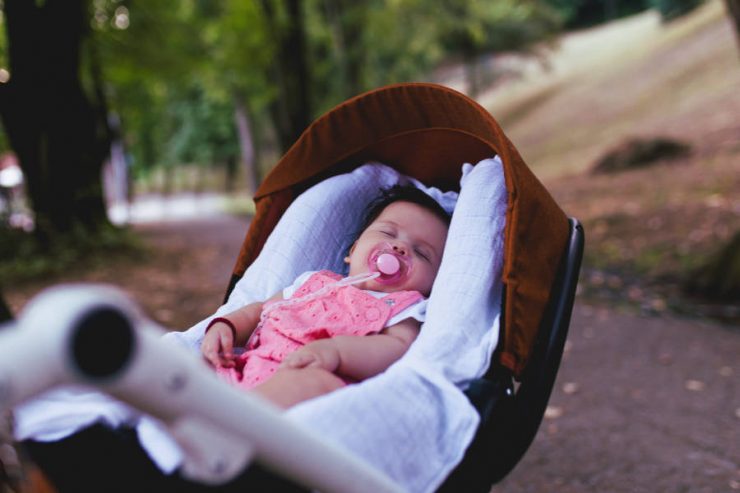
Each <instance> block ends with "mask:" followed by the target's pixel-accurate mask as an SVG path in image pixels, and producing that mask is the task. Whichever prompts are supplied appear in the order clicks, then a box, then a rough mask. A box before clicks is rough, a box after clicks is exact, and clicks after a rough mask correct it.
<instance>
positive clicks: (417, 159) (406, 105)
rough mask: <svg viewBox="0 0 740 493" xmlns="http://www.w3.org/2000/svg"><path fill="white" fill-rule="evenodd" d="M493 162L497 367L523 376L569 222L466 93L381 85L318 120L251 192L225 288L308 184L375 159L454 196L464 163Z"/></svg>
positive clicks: (426, 86) (419, 85)
mask: <svg viewBox="0 0 740 493" xmlns="http://www.w3.org/2000/svg"><path fill="white" fill-rule="evenodd" d="M494 155H498V156H499V157H500V158H501V160H502V161H503V165H504V175H505V178H506V187H507V189H508V192H509V197H508V208H507V213H506V230H505V252H504V257H505V264H504V271H503V279H502V281H503V283H504V285H505V293H504V304H503V311H504V320H503V325H504V332H503V337H502V340H501V343H500V345H499V351H498V352H499V355H500V356H499V358H500V363H501V364H502V365H504V366H505V367H507V368H509V369H510V370H511V371H512V372H513V373H514V375H515V376H517V377H518V376H520V375H521V373H522V371H523V370H524V368H525V367H526V364H527V361H528V359H529V357H530V354H531V350H532V347H533V345H534V340H535V337H536V335H537V330H538V327H539V326H540V321H541V319H542V317H543V312H544V310H545V306H546V304H547V302H548V299H549V297H550V287H551V285H552V282H553V279H554V277H555V274H556V270H557V268H558V263H559V260H560V258H561V256H562V253H563V250H564V248H565V244H566V241H567V239H568V234H569V226H568V220H567V217H566V215H565V214H564V212H563V211H562V210H561V209H560V208H559V207H558V205H557V204H556V203H555V201H554V200H553V199H552V197H551V196H550V194H549V193H548V192H547V191H546V190H545V188H544V186H543V185H542V184H541V183H540V182H539V180H538V179H537V178H536V177H535V176H534V174H533V173H532V172H531V171H530V170H529V168H528V167H527V165H526V164H525V163H524V161H523V160H522V158H521V156H520V155H519V153H518V152H517V150H516V148H515V147H514V146H513V145H512V143H511V142H510V141H509V139H508V138H507V137H506V135H504V133H503V131H502V130H501V128H500V127H499V125H498V123H497V122H496V121H495V120H494V119H493V117H492V116H491V115H490V114H489V113H488V112H487V111H486V110H485V109H484V108H483V107H481V106H480V105H479V104H478V103H476V102H475V101H473V100H472V99H470V98H468V97H467V96H465V95H463V94H461V93H459V92H457V91H454V90H452V89H449V88H447V87H444V86H440V85H435V84H422V83H411V84H398V85H392V86H387V87H384V88H380V89H377V90H374V91H371V92H368V93H365V94H362V95H360V96H357V97H355V98H353V99H350V100H348V101H346V102H344V103H342V104H340V105H339V106H337V107H336V108H334V109H332V110H331V111H329V112H328V113H326V114H325V115H323V116H322V117H320V118H319V119H317V120H316V121H315V122H314V123H313V124H312V125H311V126H310V127H309V128H308V129H306V131H305V132H304V133H303V135H301V137H300V138H299V139H298V141H297V142H296V143H295V144H294V145H293V146H292V147H291V148H290V149H289V150H288V152H287V153H286V154H285V155H284V156H283V157H282V159H281V160H280V161H279V162H278V163H277V165H276V166H275V168H274V169H273V170H272V171H271V172H270V174H269V175H268V176H267V177H266V178H265V180H264V181H263V183H262V185H261V186H260V188H259V189H258V190H257V193H256V194H255V198H254V199H255V204H256V214H255V217H254V219H253V220H252V223H251V225H250V227H249V231H248V232H247V236H246V238H245V240H244V243H243V245H242V248H241V251H240V254H239V257H238V259H237V262H236V265H235V267H234V271H233V275H232V283H231V286H232V287H233V285H234V284H235V283H236V281H237V280H238V279H239V278H241V276H242V275H243V274H244V272H245V270H246V268H247V267H248V266H249V265H250V264H251V263H252V262H253V261H254V260H255V259H256V258H257V255H258V254H259V252H260V250H261V249H262V246H263V245H264V243H265V241H266V239H267V237H268V236H269V235H270V233H271V232H272V230H273V228H274V227H275V225H276V224H277V223H278V221H279V220H280V217H281V216H282V214H283V212H285V210H286V209H287V208H288V206H289V205H290V203H291V202H292V201H293V199H294V198H295V197H296V196H298V195H299V194H300V193H301V192H302V191H304V190H305V189H306V188H308V187H310V186H311V185H313V184H315V183H317V182H319V181H321V180H323V179H325V178H328V177H329V176H333V175H335V174H339V173H345V172H348V171H351V170H352V169H354V168H355V167H357V166H360V165H362V164H364V163H366V162H368V161H378V162H381V163H383V164H386V165H388V166H392V167H393V168H395V169H397V170H398V171H399V172H401V173H403V174H406V175H409V176H412V177H414V178H416V179H418V180H420V181H422V182H424V183H425V184H426V185H429V186H435V187H437V188H440V189H441V190H443V191H447V190H455V191H457V190H458V189H459V179H460V166H461V164H462V163H465V162H469V163H473V164H475V163H477V162H479V161H480V160H482V159H485V158H489V157H493V156H494Z"/></svg>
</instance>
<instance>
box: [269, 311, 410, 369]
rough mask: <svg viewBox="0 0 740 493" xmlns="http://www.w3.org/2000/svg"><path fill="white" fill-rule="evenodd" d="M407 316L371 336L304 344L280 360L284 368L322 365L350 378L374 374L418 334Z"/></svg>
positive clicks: (392, 360) (395, 359)
mask: <svg viewBox="0 0 740 493" xmlns="http://www.w3.org/2000/svg"><path fill="white" fill-rule="evenodd" d="M419 326H420V324H419V322H418V321H416V320H414V319H413V318H407V319H405V320H403V321H401V322H399V323H397V324H395V325H392V326H390V327H386V328H385V329H383V331H382V332H381V333H379V334H376V335H371V336H364V337H362V336H359V337H358V336H336V337H332V338H330V339H322V340H320V341H314V342H311V343H309V344H306V345H305V346H303V347H302V348H301V349H299V350H298V351H296V352H294V353H292V354H290V355H289V356H288V357H286V358H285V360H284V361H283V366H284V367H288V368H323V369H325V370H328V371H330V372H333V373H336V374H338V375H342V376H344V377H347V378H351V379H354V380H364V379H366V378H369V377H372V376H374V375H377V374H378V373H380V372H382V371H384V370H385V369H387V368H388V367H389V366H390V365H391V364H393V363H394V362H395V361H397V360H398V359H399V358H400V357H401V356H403V354H404V353H405V352H406V350H408V348H409V346H410V345H411V343H412V342H414V339H416V336H417V335H418V334H419Z"/></svg>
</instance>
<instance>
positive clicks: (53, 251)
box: [0, 226, 145, 285]
mask: <svg viewBox="0 0 740 493" xmlns="http://www.w3.org/2000/svg"><path fill="white" fill-rule="evenodd" d="M144 251H145V247H144V246H143V244H142V243H141V241H140V240H139V239H138V237H137V236H136V235H135V234H134V233H133V232H131V231H130V230H128V229H123V228H116V227H113V226H109V227H105V228H103V229H101V230H100V232H99V233H98V234H97V235H91V234H89V233H82V232H78V231H77V232H69V233H67V234H64V235H61V236H59V237H57V238H55V239H54V241H53V242H52V244H51V245H50V246H43V245H41V244H40V243H39V242H38V241H37V240H36V238H35V237H34V236H33V235H32V234H29V233H26V232H23V231H20V230H15V229H7V228H0V279H2V280H3V283H4V284H6V285H8V284H11V283H17V282H22V281H28V280H34V279H40V278H48V277H54V276H58V275H61V274H63V273H67V272H69V271H72V270H84V269H88V268H91V267H94V266H99V265H103V264H105V263H106V262H109V261H110V260H111V259H112V258H119V257H128V258H133V257H136V256H140V255H142V254H143V253H144Z"/></svg>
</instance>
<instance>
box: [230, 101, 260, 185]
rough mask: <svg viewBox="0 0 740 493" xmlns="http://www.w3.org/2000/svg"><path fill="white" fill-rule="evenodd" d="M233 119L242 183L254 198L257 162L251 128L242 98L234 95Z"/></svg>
mask: <svg viewBox="0 0 740 493" xmlns="http://www.w3.org/2000/svg"><path fill="white" fill-rule="evenodd" d="M234 119H235V120H236V131H237V138H238V139H239V149H240V150H241V165H242V169H243V170H244V175H245V176H244V181H245V183H246V186H247V193H248V194H249V196H250V197H254V192H256V191H257V181H258V176H257V161H256V159H255V156H256V153H255V149H254V139H253V138H252V128H251V125H250V124H249V111H248V109H247V104H246V102H245V100H244V98H243V97H242V96H241V95H239V94H235V95H234Z"/></svg>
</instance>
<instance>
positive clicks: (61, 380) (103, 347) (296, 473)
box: [0, 285, 401, 493]
mask: <svg viewBox="0 0 740 493" xmlns="http://www.w3.org/2000/svg"><path fill="white" fill-rule="evenodd" d="M11 325H14V327H12V326H11V327H9V328H8V330H3V331H1V332H0V410H3V409H6V408H12V407H13V406H15V405H17V404H19V403H21V402H23V401H25V400H27V399H30V398H32V397H33V396H35V395H37V394H40V393H42V392H44V391H46V390H48V389H50V388H53V387H56V386H59V385H64V384H74V383H82V384H85V385H87V386H91V387H94V388H96V389H97V390H100V391H102V392H105V393H108V394H110V395H112V396H114V397H116V398H118V399H120V400H121V401H123V402H125V403H127V404H130V405H132V406H133V407H135V408H137V409H139V410H141V411H143V412H145V413H147V414H150V415H152V416H154V417H156V418H158V419H160V420H161V421H163V422H164V423H166V424H167V425H168V427H169V428H170V430H171V431H172V432H173V437H174V438H175V440H177V441H178V442H179V443H180V444H181V445H182V446H183V449H184V452H185V454H186V459H185V461H184V464H183V467H182V469H183V471H182V472H183V474H185V475H188V476H190V477H191V479H195V480H198V481H202V482H204V483H211V484H218V483H223V482H226V481H229V480H231V479H233V478H234V477H236V476H237V475H238V474H239V473H241V472H242V471H243V470H244V469H245V468H246V466H247V465H248V463H249V461H250V460H251V458H252V456H254V458H255V459H256V460H257V461H258V462H260V463H261V464H262V465H264V466H265V467H266V468H268V469H270V470H273V471H275V472H277V473H279V474H281V475H284V476H287V477H290V478H292V479H293V480H295V481H297V482H299V483H301V484H303V485H305V486H307V487H310V488H315V489H317V490H320V491H325V492H356V493H366V492H367V493H370V492H389V493H390V492H398V491H401V489H400V488H399V487H398V486H397V485H396V484H394V483H393V482H392V481H391V480H390V479H388V478H387V477H386V476H385V475H384V474H382V473H380V472H379V471H377V470H375V469H373V468H372V467H370V466H369V465H367V464H366V463H364V462H362V461H360V460H359V459H357V458H356V457H354V456H353V455H351V454H350V453H348V452H347V451H345V450H343V449H341V448H340V447H338V446H336V445H334V444H332V443H328V442H326V441H325V440H324V439H323V438H321V437H319V436H318V435H317V434H315V433H313V432H311V430H308V429H306V428H304V427H300V426H298V425H297V424H295V423H293V422H292V421H289V420H288V419H287V418H286V417H285V416H283V415H282V413H281V412H280V410H279V409H278V408H277V407H276V406H274V405H272V404H271V403H269V402H267V401H266V400H264V399H263V398H261V397H258V396H256V395H253V394H250V393H247V392H244V391H241V390H237V389H235V388H234V387H232V386H230V385H228V384H227V383H225V382H223V381H221V380H220V379H219V378H218V377H217V376H216V374H215V373H214V372H213V371H212V370H211V369H210V368H208V366H207V364H206V363H205V361H204V360H203V359H202V358H199V357H196V356H194V353H193V352H192V351H191V350H189V349H186V348H185V347H182V346H180V345H177V344H173V343H170V342H167V341H165V340H162V338H161V335H162V334H163V330H162V329H161V328H159V327H158V326H156V325H155V324H154V323H153V322H151V321H150V320H148V319H146V318H145V317H144V316H143V315H142V314H141V313H140V311H139V310H138V309H137V307H136V305H135V304H134V303H133V302H132V301H131V300H129V299H128V298H127V297H126V296H125V295H123V293H121V292H120V291H118V290H116V289H114V288H111V287H107V286H95V285H68V286H64V287H57V288H52V289H50V290H47V291H46V292H44V293H42V294H40V295H39V296H37V297H36V298H34V300H33V301H32V302H31V303H29V305H28V308H27V309H26V310H24V312H23V313H22V314H21V317H20V318H19V319H18V321H17V322H11ZM188 433H189V434H190V435H189V436H183V435H184V434H188ZM209 435H210V436H212V437H213V438H214V442H215V443H224V442H228V443H231V444H234V443H237V444H239V446H238V449H239V451H240V452H241V453H240V454H236V455H237V457H236V458H235V457H234V450H233V449H234V447H233V446H232V447H229V448H230V450H229V451H228V453H226V452H222V453H220V454H219V450H218V448H217V447H215V446H211V448H208V449H207V452H208V453H207V454H205V455H207V456H208V457H207V459H206V463H205V464H204V463H203V460H204V458H203V455H204V454H202V452H203V450H202V449H201V450H196V451H194V454H195V455H199V457H198V460H199V461H200V463H198V464H194V463H193V462H192V461H191V463H190V464H189V463H188V457H187V454H188V452H189V449H188V446H189V445H190V446H192V444H193V443H195V442H199V441H201V440H202V439H203V438H204V437H208V436H209ZM214 435H215V436H214ZM244 444H247V445H244Z"/></svg>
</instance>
